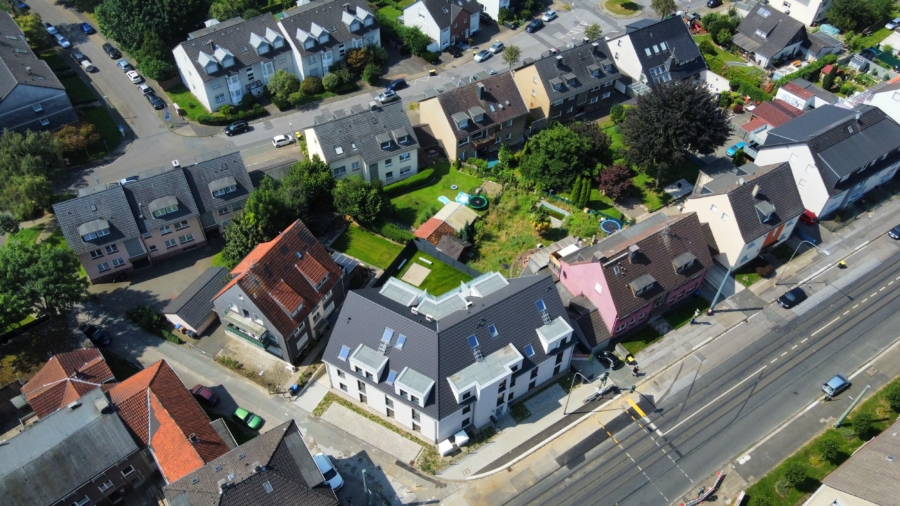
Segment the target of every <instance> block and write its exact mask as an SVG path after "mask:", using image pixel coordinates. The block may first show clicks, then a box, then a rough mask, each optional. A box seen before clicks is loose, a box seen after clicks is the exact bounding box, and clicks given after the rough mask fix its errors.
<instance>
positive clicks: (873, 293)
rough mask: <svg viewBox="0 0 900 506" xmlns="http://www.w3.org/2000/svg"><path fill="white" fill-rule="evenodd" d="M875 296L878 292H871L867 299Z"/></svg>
mask: <svg viewBox="0 0 900 506" xmlns="http://www.w3.org/2000/svg"><path fill="white" fill-rule="evenodd" d="M876 295H878V292H872V295H869V297H874V296H876Z"/></svg>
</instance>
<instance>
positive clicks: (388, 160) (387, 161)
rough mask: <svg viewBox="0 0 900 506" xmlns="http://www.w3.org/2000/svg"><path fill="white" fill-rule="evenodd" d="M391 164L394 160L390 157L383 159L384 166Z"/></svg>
mask: <svg viewBox="0 0 900 506" xmlns="http://www.w3.org/2000/svg"><path fill="white" fill-rule="evenodd" d="M393 164H394V160H392V159H390V158H388V159H387V160H385V161H384V166H385V167H390V166H391V165H393Z"/></svg>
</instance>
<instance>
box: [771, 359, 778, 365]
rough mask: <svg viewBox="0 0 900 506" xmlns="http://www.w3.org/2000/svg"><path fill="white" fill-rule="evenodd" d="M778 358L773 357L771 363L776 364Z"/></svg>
mask: <svg viewBox="0 0 900 506" xmlns="http://www.w3.org/2000/svg"><path fill="white" fill-rule="evenodd" d="M777 360H778V359H777V358H773V359H772V361H771V362H769V363H770V364H774V363H775V362H776V361H777Z"/></svg>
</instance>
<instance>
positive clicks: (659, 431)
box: [656, 429, 663, 437]
mask: <svg viewBox="0 0 900 506" xmlns="http://www.w3.org/2000/svg"><path fill="white" fill-rule="evenodd" d="M656 435H657V436H659V437H663V433H662V431H661V430H659V429H656Z"/></svg>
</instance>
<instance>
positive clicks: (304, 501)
mask: <svg viewBox="0 0 900 506" xmlns="http://www.w3.org/2000/svg"><path fill="white" fill-rule="evenodd" d="M256 466H259V467H256ZM163 493H164V494H165V496H166V499H167V500H168V501H169V504H170V505H171V506H219V505H221V506H232V505H234V506H247V505H251V504H253V505H256V504H260V505H262V504H273V505H274V504H277V505H279V506H281V505H284V506H337V505H338V504H340V503H339V502H338V500H337V497H336V496H335V494H334V492H333V491H332V490H331V488H330V487H329V486H328V485H327V484H326V483H325V480H324V478H323V477H322V473H321V472H320V471H319V468H318V467H317V466H316V463H315V461H314V460H313V457H312V454H311V453H310V451H309V449H308V448H307V447H306V444H305V443H304V442H303V436H302V435H301V434H300V429H299V428H298V427H297V424H296V422H294V421H293V420H289V421H287V422H284V423H282V424H281V425H279V426H277V427H273V428H272V429H270V430H268V431H267V432H265V433H264V434H261V435H260V436H257V437H256V438H255V439H252V440H250V441H248V442H246V443H244V444H242V445H241V446H238V447H237V448H235V449H233V450H231V451H230V452H228V453H226V454H225V455H222V456H221V457H219V458H217V459H215V460H213V461H211V462H209V463H207V464H204V465H203V466H202V467H200V468H199V469H197V470H196V471H194V472H192V473H190V474H188V475H186V476H184V477H182V478H181V479H180V480H177V481H175V482H172V483H170V484H168V485H167V486H166V487H164V488H163Z"/></svg>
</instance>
